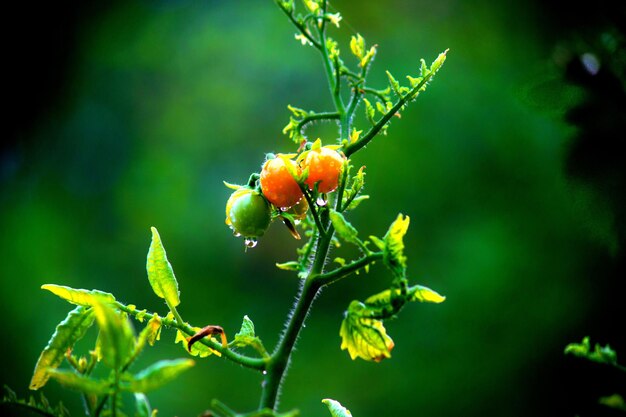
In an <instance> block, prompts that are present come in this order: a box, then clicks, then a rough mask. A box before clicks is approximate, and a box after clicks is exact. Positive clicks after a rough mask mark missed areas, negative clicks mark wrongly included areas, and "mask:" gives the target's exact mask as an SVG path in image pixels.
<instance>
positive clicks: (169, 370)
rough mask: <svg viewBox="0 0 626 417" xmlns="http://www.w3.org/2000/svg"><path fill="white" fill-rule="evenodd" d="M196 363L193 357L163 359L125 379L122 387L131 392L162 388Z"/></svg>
mask: <svg viewBox="0 0 626 417" xmlns="http://www.w3.org/2000/svg"><path fill="white" fill-rule="evenodd" d="M194 365H195V362H194V361H193V360H192V359H174V360H162V361H159V362H157V363H155V364H152V365H150V366H149V367H147V368H146V369H144V370H142V371H140V372H138V373H137V374H135V375H134V376H133V377H132V378H131V379H130V380H128V381H124V383H123V384H122V385H121V388H122V389H123V390H125V391H131V392H148V391H152V390H154V389H157V388H160V387H162V386H163V385H165V384H167V383H168V382H170V381H172V380H173V379H174V378H176V377H177V376H178V375H180V374H181V373H183V372H184V371H186V370H187V369H189V368H191V367H192V366H194Z"/></svg>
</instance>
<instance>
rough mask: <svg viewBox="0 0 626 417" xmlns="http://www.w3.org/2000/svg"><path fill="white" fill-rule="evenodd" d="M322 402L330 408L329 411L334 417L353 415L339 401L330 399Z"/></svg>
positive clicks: (350, 416) (349, 416)
mask: <svg viewBox="0 0 626 417" xmlns="http://www.w3.org/2000/svg"><path fill="white" fill-rule="evenodd" d="M322 402H323V403H324V404H326V406H328V410H329V411H330V414H331V416H332V417H352V413H351V412H350V410H348V409H347V408H346V407H344V406H343V405H341V404H340V403H339V401H335V400H331V399H330V398H326V399H323V400H322Z"/></svg>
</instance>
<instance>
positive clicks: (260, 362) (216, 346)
mask: <svg viewBox="0 0 626 417" xmlns="http://www.w3.org/2000/svg"><path fill="white" fill-rule="evenodd" d="M115 306H116V307H117V308H119V309H120V310H121V311H124V312H126V313H128V314H129V315H131V316H133V317H135V318H138V317H141V318H142V320H143V319H148V320H150V319H152V318H153V317H154V316H158V314H156V313H146V312H145V311H139V310H137V309H134V308H128V307H127V306H126V305H124V304H122V303H120V302H117V301H116V302H115ZM159 318H160V319H161V323H163V325H164V326H167V327H171V328H174V329H178V330H180V331H181V332H183V333H184V334H186V335H188V336H193V335H194V334H195V333H196V332H195V330H194V329H193V328H191V326H189V325H188V324H187V323H184V322H178V321H177V320H169V319H167V318H163V317H160V316H159ZM198 343H202V344H203V345H205V346H207V347H210V348H211V349H213V350H216V351H218V352H220V353H221V354H222V357H223V358H226V359H229V360H231V361H233V362H236V363H238V364H240V365H242V366H245V367H246V368H251V369H256V370H258V371H261V370H264V369H265V362H266V359H263V358H252V357H249V356H245V355H242V354H240V353H237V352H234V351H232V350H231V349H229V348H227V347H226V348H225V347H223V346H222V345H221V344H220V343H216V342H214V341H213V340H211V339H210V338H206V337H205V338H203V339H201V340H199V341H198Z"/></svg>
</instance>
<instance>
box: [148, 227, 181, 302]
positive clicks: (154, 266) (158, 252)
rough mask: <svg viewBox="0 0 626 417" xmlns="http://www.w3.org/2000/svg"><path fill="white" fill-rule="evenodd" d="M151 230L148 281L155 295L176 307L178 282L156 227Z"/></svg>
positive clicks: (178, 300)
mask: <svg viewBox="0 0 626 417" xmlns="http://www.w3.org/2000/svg"><path fill="white" fill-rule="evenodd" d="M151 230H152V242H151V243H150V250H149V251H148V261H147V263H146V269H147V270H148V280H149V281H150V285H152V290H153V291H154V293H155V294H156V295H158V296H159V297H161V298H163V299H165V301H166V302H167V303H168V304H169V305H171V306H173V307H176V306H177V305H179V304H180V298H179V294H178V282H177V281H176V277H175V276H174V270H173V269H172V265H170V262H169V261H168V260H167V255H166V253H165V248H164V247H163V244H162V243H161V237H160V236H159V232H158V231H157V229H156V227H152V228H151Z"/></svg>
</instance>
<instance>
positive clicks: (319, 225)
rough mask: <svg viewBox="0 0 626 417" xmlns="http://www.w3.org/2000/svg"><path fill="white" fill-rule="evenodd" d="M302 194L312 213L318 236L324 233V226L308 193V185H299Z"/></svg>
mask: <svg viewBox="0 0 626 417" xmlns="http://www.w3.org/2000/svg"><path fill="white" fill-rule="evenodd" d="M300 187H301V190H302V194H304V198H305V199H306V202H307V204H308V205H309V210H311V214H312V215H313V220H314V221H315V226H317V230H319V234H320V236H324V235H325V234H326V228H325V227H324V225H323V224H322V221H321V219H320V216H319V213H318V211H317V204H316V202H315V201H313V198H312V197H311V194H310V193H309V190H308V188H307V187H308V186H307V185H306V184H301V185H300Z"/></svg>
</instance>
